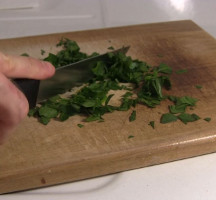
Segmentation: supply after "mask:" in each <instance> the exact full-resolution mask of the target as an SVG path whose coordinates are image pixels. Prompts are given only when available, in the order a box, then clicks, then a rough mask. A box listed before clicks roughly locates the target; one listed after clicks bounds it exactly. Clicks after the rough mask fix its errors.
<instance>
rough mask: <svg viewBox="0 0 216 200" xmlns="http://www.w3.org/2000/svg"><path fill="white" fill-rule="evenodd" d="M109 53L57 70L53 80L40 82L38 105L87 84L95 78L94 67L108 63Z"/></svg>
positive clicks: (125, 51) (126, 48)
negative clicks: (98, 62)
mask: <svg viewBox="0 0 216 200" xmlns="http://www.w3.org/2000/svg"><path fill="white" fill-rule="evenodd" d="M129 48H130V47H129V46H127V47H123V48H121V49H117V50H114V51H111V52H108V53H117V52H122V53H127V51H128V49H129ZM108 53H105V54H102V55H98V56H94V57H91V58H88V59H85V60H81V61H79V62H76V63H72V64H69V65H65V66H62V67H59V68H57V69H56V73H55V75H54V76H53V77H52V78H50V79H47V80H43V81H41V82H40V88H39V92H38V97H37V103H39V102H41V101H43V100H45V99H48V98H50V97H52V96H55V95H57V94H63V93H65V92H66V91H68V90H70V89H71V88H73V87H76V86H81V85H82V84H83V83H86V82H87V81H88V80H90V79H91V78H92V76H93V73H92V71H91V68H92V66H93V65H94V64H95V63H96V62H97V61H105V62H106V61H108Z"/></svg>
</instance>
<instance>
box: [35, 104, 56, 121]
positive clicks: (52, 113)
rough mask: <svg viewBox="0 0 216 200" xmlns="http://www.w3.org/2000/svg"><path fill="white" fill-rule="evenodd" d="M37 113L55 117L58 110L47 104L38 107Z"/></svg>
mask: <svg viewBox="0 0 216 200" xmlns="http://www.w3.org/2000/svg"><path fill="white" fill-rule="evenodd" d="M39 115H40V116H43V117H46V118H55V117H57V115H58V111H57V110H56V109H54V108H50V107H48V106H42V107H40V108H39Z"/></svg>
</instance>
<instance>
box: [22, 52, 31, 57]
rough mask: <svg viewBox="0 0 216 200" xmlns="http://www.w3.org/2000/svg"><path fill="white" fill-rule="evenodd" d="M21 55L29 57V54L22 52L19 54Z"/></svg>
mask: <svg viewBox="0 0 216 200" xmlns="http://www.w3.org/2000/svg"><path fill="white" fill-rule="evenodd" d="M21 56H26V57H29V54H27V53H23V54H21Z"/></svg>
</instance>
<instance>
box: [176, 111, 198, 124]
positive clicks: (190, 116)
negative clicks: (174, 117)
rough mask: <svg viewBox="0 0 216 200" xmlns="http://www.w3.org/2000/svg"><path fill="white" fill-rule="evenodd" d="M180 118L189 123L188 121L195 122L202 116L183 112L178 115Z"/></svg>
mask: <svg viewBox="0 0 216 200" xmlns="http://www.w3.org/2000/svg"><path fill="white" fill-rule="evenodd" d="M178 118H179V119H180V120H181V121H182V122H183V123H184V124H187V123H188V122H194V121H197V120H199V119H200V117H199V116H198V115H196V114H188V113H181V114H180V115H178Z"/></svg>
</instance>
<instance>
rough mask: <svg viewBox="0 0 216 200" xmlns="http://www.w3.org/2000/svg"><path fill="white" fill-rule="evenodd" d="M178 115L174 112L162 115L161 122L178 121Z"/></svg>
mask: <svg viewBox="0 0 216 200" xmlns="http://www.w3.org/2000/svg"><path fill="white" fill-rule="evenodd" d="M177 119H178V118H177V117H176V116H175V115H173V114H172V113H165V114H163V115H162V116H161V120H160V122H161V123H162V124H166V123H170V122H175V121H177Z"/></svg>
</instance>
